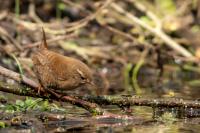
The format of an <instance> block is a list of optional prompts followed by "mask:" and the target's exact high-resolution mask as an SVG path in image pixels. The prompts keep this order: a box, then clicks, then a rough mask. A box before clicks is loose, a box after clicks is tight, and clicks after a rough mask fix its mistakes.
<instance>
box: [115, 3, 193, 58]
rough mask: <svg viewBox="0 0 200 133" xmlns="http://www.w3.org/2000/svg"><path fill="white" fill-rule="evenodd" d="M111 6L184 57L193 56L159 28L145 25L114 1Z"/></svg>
mask: <svg viewBox="0 0 200 133" xmlns="http://www.w3.org/2000/svg"><path fill="white" fill-rule="evenodd" d="M111 7H112V8H113V9H114V10H116V11H117V12H119V13H121V14H123V15H125V16H126V17H127V18H129V20H131V21H132V22H133V23H136V24H138V25H140V26H142V27H143V28H145V29H147V30H148V31H150V32H152V33H153V34H155V35H156V36H158V37H160V38H161V39H162V40H163V41H164V42H165V43H166V44H167V45H168V46H169V47H171V48H173V49H174V50H176V51H177V52H178V53H180V54H181V55H183V56H185V57H194V56H193V55H192V54H191V53H190V52H189V51H188V50H186V49H185V48H183V47H182V46H180V44H178V43H176V42H175V41H174V40H172V39H171V38H170V37H169V36H168V35H166V34H165V33H164V32H163V31H162V30H161V29H159V28H153V27H151V26H149V25H147V24H146V23H145V22H143V21H142V20H140V19H139V18H137V17H136V16H134V15H133V14H131V13H129V12H127V11H125V10H124V9H123V8H122V7H120V6H119V5H117V4H116V3H112V4H111Z"/></svg>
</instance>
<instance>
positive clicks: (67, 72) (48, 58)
mask: <svg viewBox="0 0 200 133" xmlns="http://www.w3.org/2000/svg"><path fill="white" fill-rule="evenodd" d="M42 30H43V29H42ZM32 61H33V64H34V71H35V74H36V76H37V78H38V80H39V82H40V84H41V86H42V87H43V88H53V89H56V90H71V89H75V88H77V87H80V86H82V85H86V84H93V78H92V72H91V70H90V69H89V67H88V66H87V65H86V64H84V63H83V62H81V61H80V60H77V59H75V58H71V57H67V56H63V55H61V54H58V53H55V52H53V51H50V50H48V48H47V43H46V37H45V32H44V30H43V41H42V43H41V45H40V46H39V49H38V51H37V52H36V53H34V54H33V56H32Z"/></svg>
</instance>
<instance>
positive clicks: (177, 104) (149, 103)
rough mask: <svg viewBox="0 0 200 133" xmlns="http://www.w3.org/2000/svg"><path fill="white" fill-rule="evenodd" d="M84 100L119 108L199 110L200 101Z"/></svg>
mask: <svg viewBox="0 0 200 133" xmlns="http://www.w3.org/2000/svg"><path fill="white" fill-rule="evenodd" d="M79 98H81V99H82V100H86V101H90V102H94V103H97V104H99V105H117V106H119V107H129V106H149V107H167V108H173V107H183V108H196V109H197V108H199V109H200V101H194V100H183V99H178V98H168V99H152V98H141V97H138V96H83V97H79Z"/></svg>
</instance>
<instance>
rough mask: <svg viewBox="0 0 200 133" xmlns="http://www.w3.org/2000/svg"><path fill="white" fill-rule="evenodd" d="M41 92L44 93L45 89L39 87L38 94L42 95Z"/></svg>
mask: <svg viewBox="0 0 200 133" xmlns="http://www.w3.org/2000/svg"><path fill="white" fill-rule="evenodd" d="M41 92H42V93H44V92H45V90H44V88H43V87H42V86H39V87H38V94H39V95H40V94H41Z"/></svg>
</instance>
